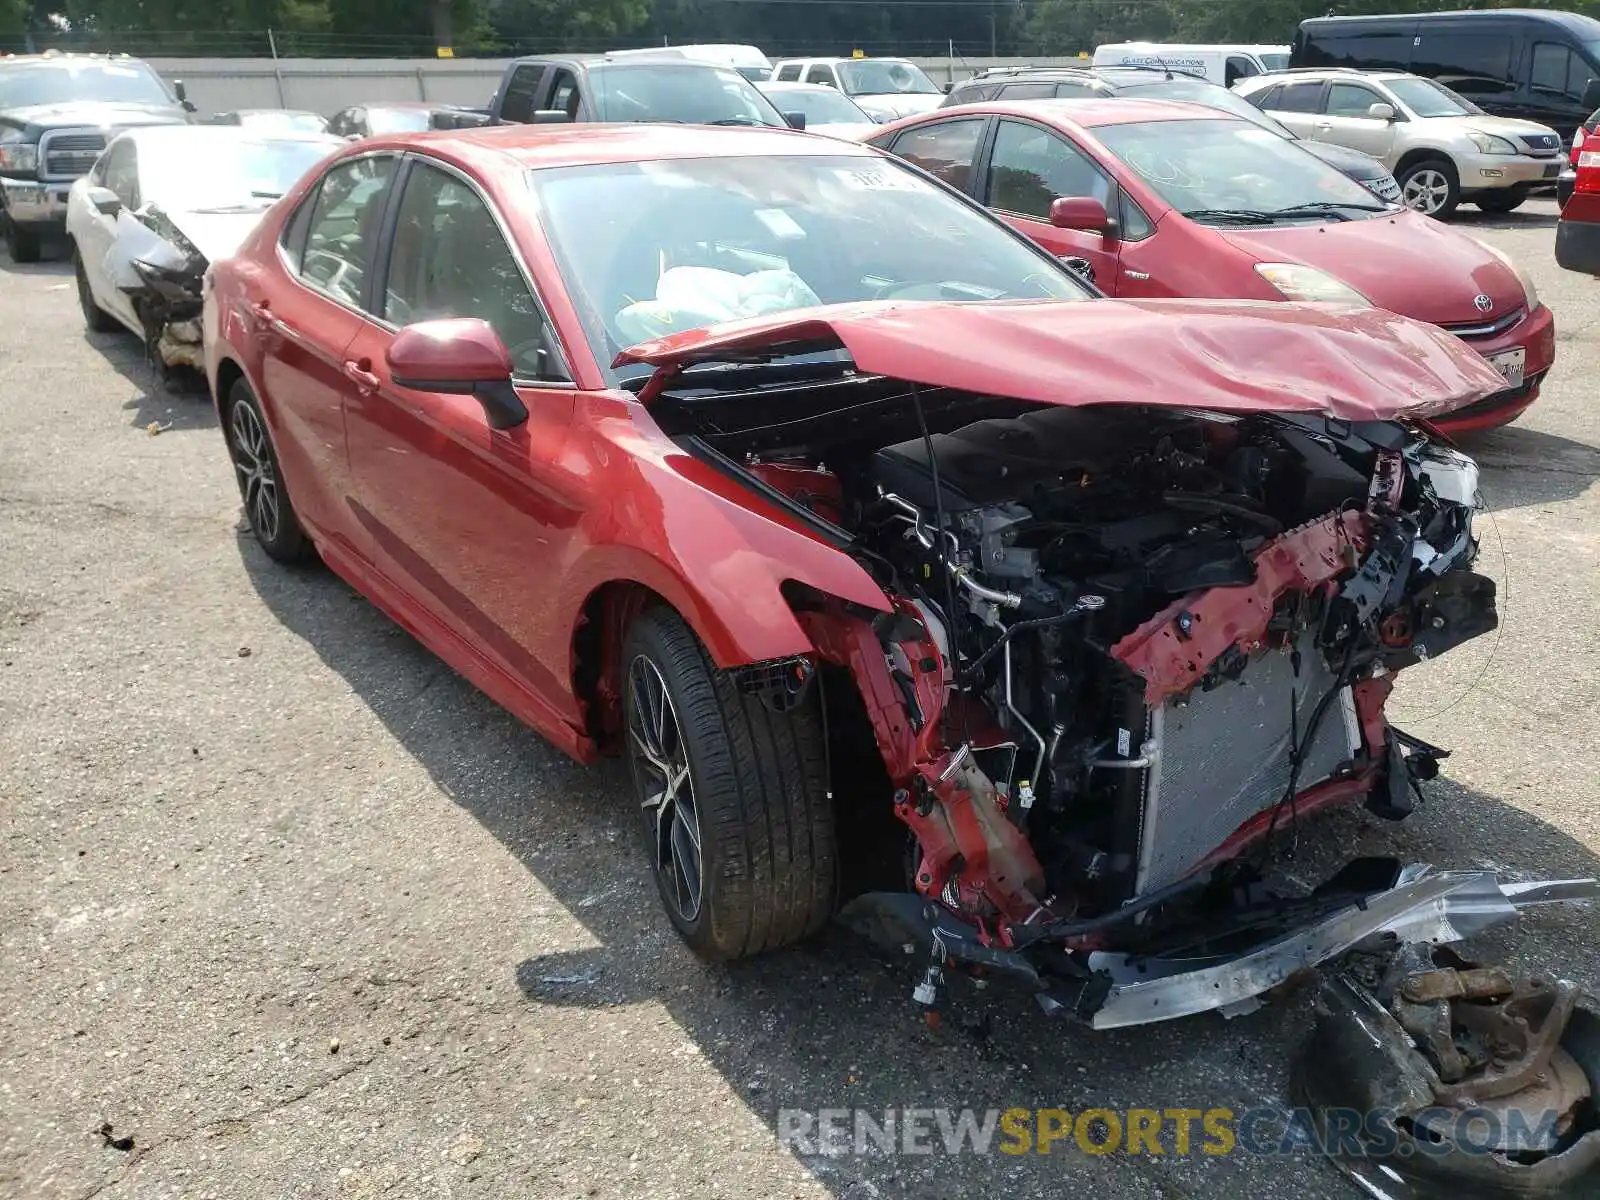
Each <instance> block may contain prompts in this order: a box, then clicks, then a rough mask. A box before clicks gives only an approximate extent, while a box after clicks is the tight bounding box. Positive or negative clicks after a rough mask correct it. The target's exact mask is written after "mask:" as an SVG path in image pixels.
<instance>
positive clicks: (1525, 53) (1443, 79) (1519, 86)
mask: <svg viewBox="0 0 1600 1200" xmlns="http://www.w3.org/2000/svg"><path fill="white" fill-rule="evenodd" d="M1290 65H1291V66H1295V67H1358V68H1362V69H1366V70H1387V71H1409V72H1411V73H1412V74H1413V75H1421V76H1424V77H1426V78H1429V79H1436V80H1438V81H1439V82H1440V83H1442V84H1444V85H1445V86H1446V87H1448V88H1449V89H1450V90H1451V91H1453V92H1456V93H1458V94H1460V95H1462V96H1466V97H1467V98H1468V99H1470V100H1471V101H1472V102H1473V103H1474V104H1476V105H1477V106H1478V107H1479V108H1480V109H1482V110H1483V111H1484V112H1486V113H1490V114H1492V115H1494V116H1497V117H1516V118H1520V119H1523V120H1528V121H1537V122H1538V123H1539V124H1541V125H1548V126H1550V127H1551V128H1552V129H1554V130H1555V131H1556V132H1557V133H1558V134H1559V135H1560V136H1561V137H1562V138H1564V139H1570V138H1571V136H1572V132H1573V130H1574V129H1576V128H1577V127H1578V125H1579V124H1580V123H1581V122H1582V121H1583V119H1584V117H1585V116H1587V115H1588V114H1589V113H1590V112H1592V111H1594V110H1595V109H1596V108H1600V21H1596V20H1595V19H1594V18H1593V17H1590V16H1584V15H1582V14H1580V13H1572V12H1561V11H1559V10H1556V9H1543V8H1540V9H1528V8H1521V9H1508V8H1486V9H1481V10H1472V11H1466V12H1439V13H1405V14H1402V15H1396V16H1373V17H1317V18H1313V19H1312V20H1309V21H1302V22H1300V28H1299V30H1298V31H1297V32H1296V33H1295V39H1294V49H1293V52H1292V53H1291V55H1290Z"/></svg>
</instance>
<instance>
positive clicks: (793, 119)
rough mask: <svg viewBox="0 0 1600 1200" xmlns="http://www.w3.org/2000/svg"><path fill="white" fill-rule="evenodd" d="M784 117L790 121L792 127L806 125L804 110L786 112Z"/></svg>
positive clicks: (802, 127)
mask: <svg viewBox="0 0 1600 1200" xmlns="http://www.w3.org/2000/svg"><path fill="white" fill-rule="evenodd" d="M783 119H784V120H785V121H787V122H788V123H789V128H790V129H804V128H805V127H806V115H805V113H803V112H786V113H784V114H783Z"/></svg>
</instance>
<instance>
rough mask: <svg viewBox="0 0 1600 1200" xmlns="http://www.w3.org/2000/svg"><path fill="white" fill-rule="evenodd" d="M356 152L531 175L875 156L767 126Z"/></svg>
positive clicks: (444, 138) (445, 134)
mask: <svg viewBox="0 0 1600 1200" xmlns="http://www.w3.org/2000/svg"><path fill="white" fill-rule="evenodd" d="M361 145H362V148H363V150H364V151H369V152H370V151H372V150H381V149H387V148H391V147H392V148H395V149H410V148H415V149H419V150H420V149H437V150H441V151H450V150H454V151H456V155H455V156H456V157H459V158H462V159H464V160H477V161H479V162H481V163H483V164H484V165H485V166H487V165H488V164H489V163H491V162H494V161H498V162H501V163H504V162H505V161H507V160H510V161H511V162H512V163H514V164H516V165H518V166H522V167H527V168H530V169H537V168H543V167H567V166H589V165H599V164H603V163H630V162H653V161H659V160H661V159H670V158H745V157H748V158H760V157H790V158H793V157H801V156H803V157H818V158H823V157H839V156H848V157H852V158H874V157H877V156H878V154H879V152H878V151H876V150H874V149H872V148H870V147H868V146H862V145H859V144H857V143H855V142H846V141H841V140H836V139H834V138H825V137H816V136H814V135H812V134H806V133H800V132H799V131H797V130H791V129H779V128H777V127H775V126H767V127H763V128H756V127H750V126H745V127H722V126H709V125H656V124H628V123H618V124H583V125H572V126H565V127H563V126H559V125H489V126H484V127H482V128H478V129H460V130H438V131H433V132H429V133H409V134H395V135H390V136H384V137H375V138H367V139H366V140H365V141H363V142H362V143H361Z"/></svg>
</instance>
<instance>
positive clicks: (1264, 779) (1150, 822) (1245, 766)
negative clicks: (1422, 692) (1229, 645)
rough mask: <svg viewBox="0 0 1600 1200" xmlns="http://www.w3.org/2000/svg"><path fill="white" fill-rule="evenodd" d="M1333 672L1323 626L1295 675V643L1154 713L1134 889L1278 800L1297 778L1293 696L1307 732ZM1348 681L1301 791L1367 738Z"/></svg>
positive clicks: (1305, 646)
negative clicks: (1293, 775)
mask: <svg viewBox="0 0 1600 1200" xmlns="http://www.w3.org/2000/svg"><path fill="white" fill-rule="evenodd" d="M1332 686H1333V672H1332V671H1331V670H1329V668H1328V665H1327V664H1326V663H1325V662H1324V661H1323V658H1322V654H1321V652H1320V651H1319V650H1318V649H1317V648H1316V645H1315V639H1314V635H1312V634H1309V633H1308V634H1305V635H1304V636H1303V638H1302V641H1301V644H1300V675H1299V679H1298V680H1296V678H1295V673H1294V669H1293V666H1292V664H1291V662H1290V654H1289V651H1288V649H1287V648H1285V649H1282V650H1272V651H1268V652H1266V653H1265V654H1260V655H1257V656H1256V657H1255V658H1253V659H1252V660H1251V661H1250V663H1249V665H1248V666H1247V667H1246V668H1245V670H1244V672H1243V674H1241V675H1240V677H1239V678H1238V679H1237V680H1236V681H1230V682H1226V683H1223V684H1222V685H1220V686H1219V687H1217V688H1215V689H1213V690H1212V691H1209V692H1203V691H1199V690H1196V691H1194V692H1193V693H1191V694H1190V696H1189V697H1188V703H1186V704H1178V703H1175V702H1174V701H1172V700H1169V701H1168V702H1167V703H1166V704H1164V705H1163V706H1162V707H1160V708H1158V709H1155V710H1153V711H1151V712H1150V714H1149V738H1148V741H1149V742H1153V743H1154V745H1153V747H1152V749H1151V751H1150V755H1149V756H1150V765H1149V767H1148V768H1147V769H1146V771H1145V773H1144V780H1145V789H1144V805H1143V813H1142V820H1141V821H1140V828H1139V867H1138V874H1137V877H1136V879H1135V885H1134V891H1135V894H1143V893H1145V892H1148V891H1150V890H1152V889H1154V888H1159V887H1163V886H1164V885H1166V884H1169V883H1172V882H1173V881H1175V880H1177V879H1180V878H1182V877H1183V876H1184V875H1186V874H1187V873H1188V872H1189V871H1190V870H1191V869H1192V868H1193V867H1194V866H1195V864H1197V863H1199V862H1200V861H1201V860H1202V859H1204V858H1205V857H1206V855H1207V854H1209V853H1210V852H1211V851H1213V850H1215V849H1216V848H1217V847H1218V846H1219V845H1221V844H1222V842H1223V841H1225V840H1226V839H1227V837H1228V835H1229V834H1231V833H1233V832H1234V831H1235V830H1236V829H1238V828H1239V827H1240V826H1241V825H1243V824H1244V823H1245V822H1246V821H1248V820H1249V819H1250V818H1251V817H1253V816H1255V815H1256V814H1257V813H1259V812H1261V811H1263V810H1264V809H1268V808H1271V807H1272V806H1273V805H1274V804H1276V803H1278V801H1279V800H1280V799H1281V798H1282V797H1283V793H1284V789H1285V788H1286V787H1287V786H1288V784H1289V742H1290V718H1289V706H1290V697H1291V696H1293V697H1294V698H1295V706H1296V708H1297V710H1298V712H1299V722H1300V724H1299V728H1300V733H1301V736H1302V737H1303V736H1304V735H1305V730H1306V727H1307V725H1308V724H1309V722H1310V719H1311V714H1312V710H1314V709H1315V708H1316V706H1317V702H1318V701H1319V700H1321V699H1322V697H1323V695H1324V694H1325V693H1326V692H1327V691H1328V689H1329V688H1331V687H1332ZM1360 738H1361V732H1360V726H1359V724H1358V723H1357V720H1356V711H1355V703H1354V700H1353V699H1352V697H1351V695H1350V689H1349V688H1343V689H1341V690H1340V694H1339V695H1338V697H1337V698H1336V699H1334V700H1333V701H1332V702H1331V703H1330V704H1329V706H1328V709H1327V711H1325V712H1324V713H1323V717H1322V721H1321V724H1320V725H1319V726H1318V728H1317V732H1316V736H1315V737H1313V738H1312V740H1311V744H1310V746H1309V747H1308V750H1307V754H1306V759H1305V762H1304V764H1303V765H1302V766H1301V768H1300V777H1299V780H1298V783H1297V786H1296V790H1297V791H1304V790H1305V789H1306V788H1308V787H1311V786H1312V785H1313V784H1316V783H1320V782H1322V781H1323V780H1325V779H1327V778H1328V777H1329V776H1331V775H1332V774H1333V773H1334V772H1335V771H1337V770H1338V768H1339V767H1340V766H1341V765H1342V764H1344V763H1345V762H1347V761H1349V759H1350V758H1351V757H1353V756H1354V754H1355V753H1356V751H1357V750H1358V749H1359V747H1360V745H1361V741H1360Z"/></svg>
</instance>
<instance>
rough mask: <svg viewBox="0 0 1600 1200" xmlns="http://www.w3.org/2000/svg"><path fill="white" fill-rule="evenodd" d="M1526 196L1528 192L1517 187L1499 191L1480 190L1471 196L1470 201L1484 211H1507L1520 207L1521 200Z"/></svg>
mask: <svg viewBox="0 0 1600 1200" xmlns="http://www.w3.org/2000/svg"><path fill="white" fill-rule="evenodd" d="M1527 198H1528V193H1527V192H1524V191H1522V190H1520V189H1519V188H1506V189H1505V190H1503V191H1499V192H1481V193H1479V194H1478V195H1476V196H1474V197H1473V198H1472V202H1473V203H1474V204H1476V205H1477V206H1478V207H1479V208H1481V209H1483V211H1484V212H1488V213H1508V212H1512V211H1514V210H1516V209H1519V208H1521V207H1522V202H1523V201H1524V200H1526V199H1527Z"/></svg>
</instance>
